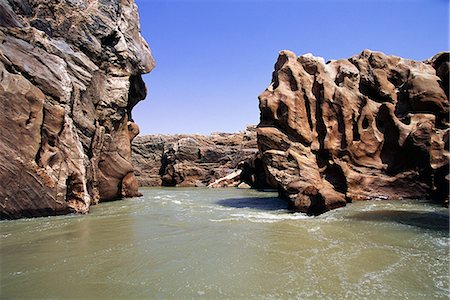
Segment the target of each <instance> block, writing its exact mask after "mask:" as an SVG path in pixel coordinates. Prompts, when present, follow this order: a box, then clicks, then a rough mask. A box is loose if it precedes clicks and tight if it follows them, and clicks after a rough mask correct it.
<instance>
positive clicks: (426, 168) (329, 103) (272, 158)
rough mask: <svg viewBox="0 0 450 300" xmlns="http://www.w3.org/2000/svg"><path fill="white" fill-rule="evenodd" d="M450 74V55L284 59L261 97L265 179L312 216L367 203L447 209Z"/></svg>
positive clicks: (260, 131) (291, 55) (287, 54)
mask: <svg viewBox="0 0 450 300" xmlns="http://www.w3.org/2000/svg"><path fill="white" fill-rule="evenodd" d="M448 72H449V54H448V53H440V54H437V55H436V56H435V57H433V58H432V59H430V60H428V61H425V62H418V61H412V60H407V59H402V58H400V57H395V56H387V55H384V54H383V53H380V52H373V51H369V50H365V51H363V52H362V53H360V54H359V55H356V56H354V57H351V58H350V59H342V60H335V61H329V62H327V63H325V61H324V60H323V59H322V58H317V57H314V56H312V55H304V56H300V57H297V56H296V55H295V54H294V53H292V52H290V51H281V52H280V55H279V58H278V61H277V63H276V64H275V71H274V72H273V78H272V83H271V84H270V86H269V87H268V88H267V89H266V90H265V91H264V92H263V93H262V94H261V95H260V96H259V100H260V111H261V121H260V124H259V125H258V146H259V149H260V151H261V154H262V159H263V163H264V166H265V168H266V171H267V176H268V180H269V181H270V182H271V184H272V185H274V186H277V187H278V188H279V190H280V194H281V196H283V197H285V198H288V199H290V201H291V204H292V206H293V207H294V208H295V209H296V210H298V211H302V212H307V213H309V214H320V213H323V212H325V211H327V210H330V209H333V208H337V207H341V206H345V205H346V203H347V202H348V201H352V200H363V199H373V198H378V199H403V198H424V197H427V198H428V197H430V196H431V197H436V198H439V199H440V200H443V201H444V202H446V201H447V203H448V185H449V175H448V170H449V151H448V135H449V123H448V121H449V120H448V117H449V102H448V86H449V82H448Z"/></svg>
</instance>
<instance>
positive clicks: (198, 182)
mask: <svg viewBox="0 0 450 300" xmlns="http://www.w3.org/2000/svg"><path fill="white" fill-rule="evenodd" d="M132 150H133V154H132V158H133V164H134V165H135V166H136V171H135V175H136V178H137V179H138V182H139V184H140V185H141V186H183V187H196V186H209V187H234V186H239V185H240V184H241V183H242V182H244V183H246V185H247V186H251V187H254V188H263V187H266V186H267V185H266V182H265V174H264V169H263V168H262V164H261V160H260V158H259V155H258V147H257V145H256V128H255V126H248V127H247V128H246V130H244V131H240V132H237V133H213V134H211V135H200V134H177V135H161V134H157V135H145V136H139V137H137V138H136V139H135V140H134V141H133V146H132ZM241 186H242V185H241Z"/></svg>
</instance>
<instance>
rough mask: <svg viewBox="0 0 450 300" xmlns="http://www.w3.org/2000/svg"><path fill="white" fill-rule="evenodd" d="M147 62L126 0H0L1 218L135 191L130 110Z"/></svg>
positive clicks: (79, 208)
mask: <svg viewBox="0 0 450 300" xmlns="http://www.w3.org/2000/svg"><path fill="white" fill-rule="evenodd" d="M153 67H154V62H153V58H152V56H151V53H150V49H149V47H148V45H147V43H146V42H145V41H144V40H143V38H142V36H141V34H140V32H139V16H138V11H137V6H136V5H135V4H134V1H130V0H109V1H100V0H93V1H86V0H79V1H64V0H57V1H54V0H52V1H39V0H0V106H1V107H2V111H1V118H0V153H1V156H0V182H1V185H0V201H1V218H2V219H5V218H20V217H36V216H48V215H57V214H65V213H69V212H78V213H86V212H88V210H89V207H90V205H92V204H95V203H97V202H99V201H108V200H114V199H118V198H120V197H127V196H136V195H138V191H137V186H138V185H137V182H136V180H135V178H134V174H133V166H132V163H131V141H132V139H133V138H134V137H135V136H136V135H137V134H138V133H139V128H138V126H137V125H136V124H135V123H133V120H132V117H131V110H132V109H133V107H134V106H135V105H136V103H137V102H138V101H140V100H142V99H144V98H145V95H146V88H145V84H144V82H143V81H142V78H141V74H143V73H148V72H150V71H151V70H152V68H153Z"/></svg>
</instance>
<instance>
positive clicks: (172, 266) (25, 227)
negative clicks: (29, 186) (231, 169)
mask: <svg viewBox="0 0 450 300" xmlns="http://www.w3.org/2000/svg"><path fill="white" fill-rule="evenodd" d="M142 192H143V193H144V197H141V198H134V199H128V200H123V201H118V202H110V203H104V204H101V205H98V206H96V207H93V209H92V212H91V214H89V215H85V216H60V217H51V218H38V219H27V220H17V221H4V222H0V227H1V245H0V253H1V289H0V295H1V296H2V298H7V299H9V298H33V299H34V298H89V299H99V298H122V299H123V298H126V299H142V298H147V299H148V298H163V299H167V298H169V299H184V298H205V299H211V298H216V299H217V298H219V299H226V298H231V299H236V298H239V299H261V298H263V299H278V298H302V299H303V298H311V299H317V298H330V299H341V298H345V297H347V298H350V299H355V298H356V299H360V298H371V299H372V298H377V299H397V298H410V299H425V298H443V299H448V296H447V295H448V293H449V284H448V282H449V270H448V266H449V255H448V254H449V253H448V247H449V234H448V222H449V217H448V212H447V210H446V209H444V208H441V207H438V206H433V205H431V204H428V203H426V202H420V201H419V202H410V201H398V202H391V201H387V202H383V201H376V202H358V203H353V204H351V205H349V206H348V207H346V208H342V209H338V210H335V211H331V212H328V213H326V214H324V215H321V216H319V217H315V218H314V217H308V216H306V215H303V214H300V213H290V212H289V211H287V210H286V203H285V202H283V201H281V200H279V199H277V198H274V197H275V196H276V194H274V193H270V192H266V193H262V192H257V191H252V190H239V189H217V190H216V189H214V190H210V189H201V188H196V189H187V188H186V189H185V188H149V189H143V190H142Z"/></svg>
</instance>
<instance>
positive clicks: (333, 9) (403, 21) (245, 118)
mask: <svg viewBox="0 0 450 300" xmlns="http://www.w3.org/2000/svg"><path fill="white" fill-rule="evenodd" d="M135 2H136V3H137V5H138V9H139V13H140V19H141V32H142V35H143V36H144V38H145V39H146V41H147V42H148V44H149V46H150V48H151V50H152V54H153V57H154V59H155V61H156V68H155V69H154V70H153V71H152V72H151V73H149V74H146V75H143V78H144V81H145V82H146V84H147V89H148V94H147V98H146V99H145V100H144V101H141V102H140V103H139V104H138V105H137V106H136V107H135V108H134V110H133V113H132V116H133V119H134V121H135V122H136V123H137V124H138V125H139V127H140V130H141V134H156V133H161V134H175V133H200V134H209V133H211V132H236V131H240V130H243V129H245V127H246V126H247V125H251V124H255V125H256V124H258V122H259V108H258V95H259V94H261V93H262V92H263V91H264V89H265V88H266V87H267V86H268V85H269V84H270V81H271V77H272V75H271V74H272V71H273V67H274V64H275V62H276V60H277V56H278V52H279V51H280V50H283V49H288V50H291V51H294V52H295V53H296V54H297V55H301V54H305V53H312V54H314V55H315V56H321V57H324V58H325V60H331V59H340V58H349V57H350V56H353V55H355V54H358V53H360V52H361V51H362V50H364V49H371V50H376V51H382V52H384V53H386V54H390V55H397V56H401V57H405V58H410V59H416V60H425V59H427V58H429V57H431V56H433V55H434V54H436V53H437V52H440V51H448V50H449V29H448V28H449V1H448V0H422V1H421V0H393V1H387V0H384V1H383V0H381V1H375V0H359V1H344V0H328V1H327V0H316V1H313V0H303V1H301V0H299V1H293V0H291V1H287V0H272V1H270V0H260V1H257V0H241V1H239V0H228V1H226V0H210V1H206V0H135Z"/></svg>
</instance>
